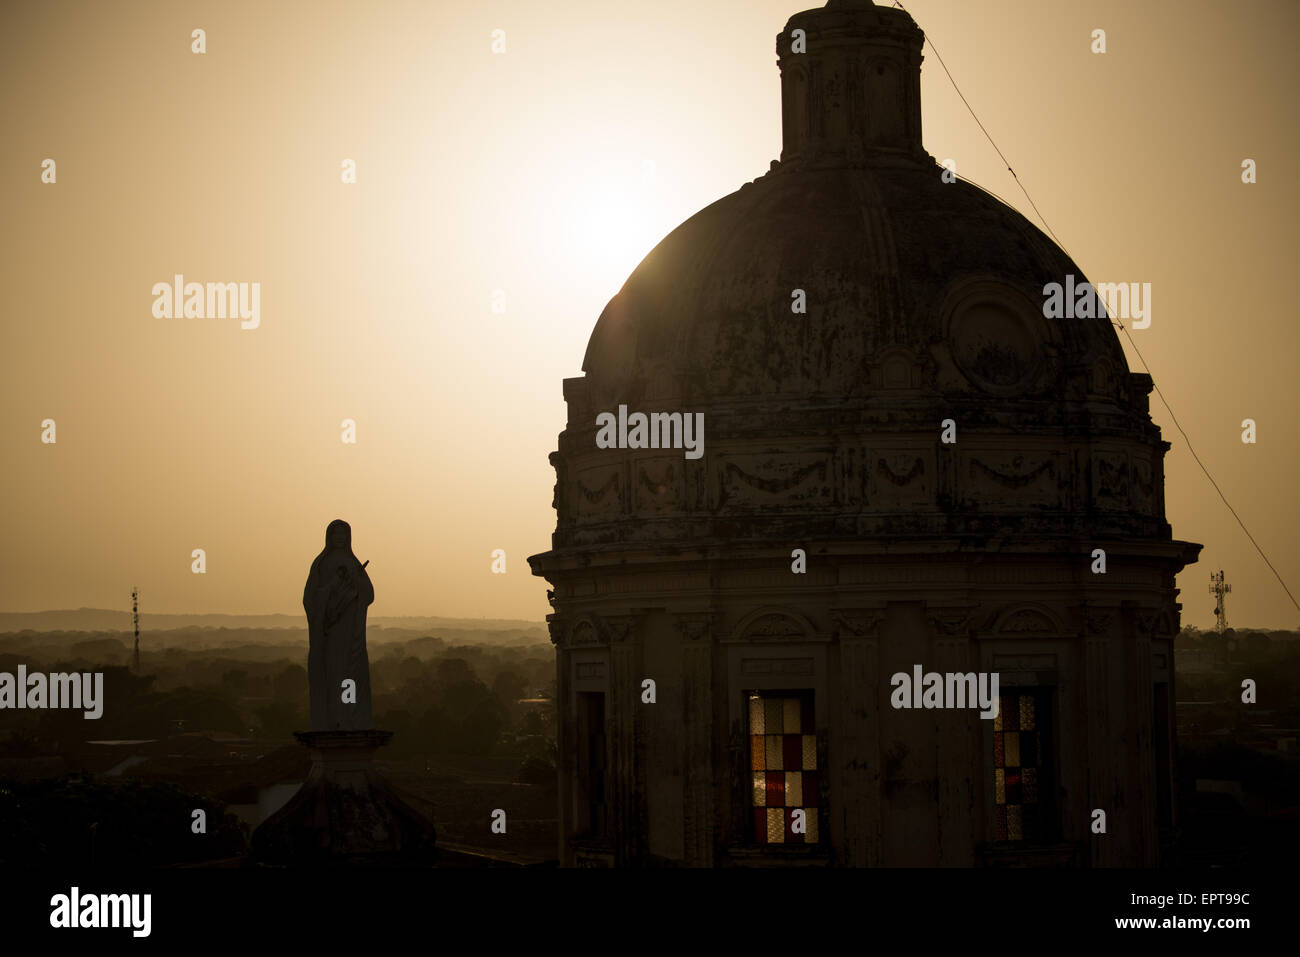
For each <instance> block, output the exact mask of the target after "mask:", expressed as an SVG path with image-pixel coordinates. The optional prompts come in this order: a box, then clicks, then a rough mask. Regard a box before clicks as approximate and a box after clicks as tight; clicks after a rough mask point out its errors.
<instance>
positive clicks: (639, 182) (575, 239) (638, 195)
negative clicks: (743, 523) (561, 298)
mask: <svg viewBox="0 0 1300 957" xmlns="http://www.w3.org/2000/svg"><path fill="white" fill-rule="evenodd" d="M552 197H553V201H554V206H553V211H552V213H551V216H552V219H551V222H552V223H553V224H554V225H555V226H556V234H555V237H554V238H555V240H556V246H555V247H554V248H552V249H549V250H548V251H547V253H548V257H550V258H552V259H555V260H557V261H558V264H559V265H560V270H561V272H563V273H566V274H568V275H569V276H571V277H572V278H573V280H574V281H575V282H577V283H579V284H581V285H582V286H583V287H584V288H590V289H591V290H592V292H593V293H596V294H599V295H600V296H603V297H604V298H605V299H608V298H609V297H611V296H613V295H614V294H615V293H616V292H618V290H619V289H620V288H621V287H622V285H623V282H624V281H625V280H626V279H627V277H628V275H629V274H630V273H631V272H632V270H634V269H635V268H636V267H637V264H638V263H640V262H641V260H642V259H644V258H645V256H646V254H647V253H649V252H650V250H651V249H653V248H654V247H655V245H656V244H657V243H658V242H659V240H661V239H663V237H664V236H665V235H666V234H667V233H668V232H669V231H670V230H671V229H672V227H673V226H674V225H676V223H675V222H674V221H672V220H671V215H672V214H671V213H670V212H669V211H668V210H667V209H666V204H665V202H664V197H663V191H662V190H661V188H660V184H659V179H658V173H657V170H656V169H655V166H654V163H653V162H652V161H649V160H646V161H643V162H641V163H635V162H627V161H624V162H623V163H620V164H617V165H615V166H613V167H606V168H604V169H602V170H601V171H600V172H597V173H595V174H593V175H589V176H585V177H582V178H575V179H573V180H571V181H568V182H565V183H563V184H562V185H561V186H560V187H559V188H558V189H557V190H556V191H555V192H554V193H553V194H552Z"/></svg>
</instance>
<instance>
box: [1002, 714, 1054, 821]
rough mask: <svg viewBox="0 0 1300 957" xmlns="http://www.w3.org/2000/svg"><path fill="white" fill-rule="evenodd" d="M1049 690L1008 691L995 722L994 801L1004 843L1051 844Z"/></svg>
mask: <svg viewBox="0 0 1300 957" xmlns="http://www.w3.org/2000/svg"><path fill="white" fill-rule="evenodd" d="M1051 694H1052V691H1051V689H1050V688H1008V689H1006V693H1004V694H1003V695H1001V697H1000V700H999V702H998V704H999V707H998V713H997V716H996V717H994V719H993V801H994V807H995V812H994V813H995V814H996V827H997V839H998V840H999V841H1026V842H1043V841H1047V840H1050V839H1051V835H1050V834H1049V830H1050V828H1051V826H1052V815H1051V808H1050V803H1051V792H1050V790H1048V788H1049V787H1050V785H1049V782H1050V779H1051V762H1050V757H1051V755H1050V748H1051V739H1052V736H1051V733H1050V722H1051V714H1052V704H1051V702H1052V699H1051Z"/></svg>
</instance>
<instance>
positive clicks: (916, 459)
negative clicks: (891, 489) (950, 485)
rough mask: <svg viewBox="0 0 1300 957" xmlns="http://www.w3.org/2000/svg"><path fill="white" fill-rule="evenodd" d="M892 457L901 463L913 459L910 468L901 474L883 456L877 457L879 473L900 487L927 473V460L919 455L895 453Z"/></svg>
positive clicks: (895, 461)
mask: <svg viewBox="0 0 1300 957" xmlns="http://www.w3.org/2000/svg"><path fill="white" fill-rule="evenodd" d="M892 458H893V460H894V463H895V464H901V463H903V462H907V461H908V460H909V459H910V460H911V466H910V468H908V469H907V471H906V472H905V473H903V474H901V475H900V474H899V473H898V472H895V471H894V469H893V468H891V467H890V465H889V463H888V462H886V461H885V459H884V457H883V456H880V457H877V459H876V472H877V473H879V474H880V475H883V476H884V477H885V478H887V479H889V481H890V482H892V483H893V484H894V485H897V486H899V487H902V486H904V485H911V484H912V482H913V481H914V480H915V479H916V478H917V477H918V476H921V475H924V474H925V460H924V459H923V458H921V457H920V456H919V455H911V454H910V453H909V454H905V455H895V456H892Z"/></svg>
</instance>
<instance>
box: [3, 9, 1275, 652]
mask: <svg viewBox="0 0 1300 957" xmlns="http://www.w3.org/2000/svg"><path fill="white" fill-rule="evenodd" d="M906 6H907V8H908V10H909V11H910V12H911V13H912V15H913V16H914V17H915V18H916V20H917V22H918V23H919V24H920V25H921V27H922V28H923V29H924V30H925V31H926V33H927V36H928V37H929V38H930V39H931V40H932V41H933V42H934V43H935V44H936V45H937V46H938V49H939V52H940V53H941V54H942V55H943V57H944V59H945V61H946V62H947V65H948V68H949V69H950V70H951V71H952V72H953V75H954V76H955V78H956V79H957V82H958V83H959V84H960V85H961V87H962V90H963V92H964V93H965V95H966V97H967V98H968V99H969V100H970V102H971V104H972V105H973V106H974V108H975V110H976V111H977V112H978V113H979V115H980V118H981V119H982V120H983V122H984V124H985V126H986V127H987V128H988V129H989V131H990V133H992V135H993V137H994V139H995V140H996V141H997V143H998V145H999V146H1000V147H1001V149H1002V151H1003V152H1004V153H1005V154H1006V156H1007V157H1008V159H1009V160H1010V162H1011V164H1012V166H1013V167H1014V168H1015V169H1016V172H1017V174H1018V175H1019V176H1020V178H1021V181H1022V182H1023V183H1024V184H1025V186H1026V187H1027V188H1028V189H1029V191H1030V194H1031V195H1032V196H1033V197H1034V200H1035V202H1036V203H1037V204H1038V207H1039V209H1041V210H1042V211H1043V213H1044V215H1046V216H1047V218H1048V222H1049V223H1050V224H1051V226H1052V228H1053V229H1054V230H1055V231H1056V234H1057V236H1058V237H1059V238H1060V239H1061V241H1062V242H1063V243H1064V244H1065V246H1066V248H1067V249H1068V251H1069V252H1070V253H1071V254H1072V255H1073V257H1074V258H1075V260H1076V262H1078V263H1079V265H1080V266H1081V267H1082V268H1083V270H1084V271H1085V272H1086V273H1087V274H1088V275H1089V276H1090V277H1091V278H1094V279H1097V280H1106V281H1140V282H1150V283H1152V286H1153V295H1152V307H1153V315H1152V324H1151V327H1150V328H1149V329H1145V330H1140V331H1135V332H1133V333H1132V334H1133V336H1134V338H1135V340H1136V342H1137V343H1138V347H1139V348H1140V349H1141V350H1142V352H1143V354H1144V356H1145V357H1146V359H1147V361H1148V362H1149V363H1150V365H1151V369H1152V372H1153V373H1154V375H1155V377H1156V382H1157V384H1158V385H1159V386H1160V388H1161V389H1162V390H1163V391H1164V394H1165V396H1166V397H1167V398H1168V399H1169V401H1170V403H1171V404H1172V405H1173V408H1174V410H1175V412H1176V414H1177V415H1178V417H1179V420H1180V422H1181V423H1182V425H1183V427H1184V428H1185V429H1186V430H1187V432H1188V434H1189V436H1190V438H1191V440H1192V442H1193V444H1194V446H1195V447H1196V449H1197V451H1198V453H1199V455H1200V456H1201V458H1202V460H1203V461H1204V462H1205V463H1206V464H1207V465H1208V466H1209V468H1210V470H1211V472H1212V473H1213V474H1214V475H1215V477H1216V478H1217V479H1218V481H1219V484H1220V486H1221V487H1222V488H1223V490H1224V492H1225V493H1226V495H1227V496H1228V499H1229V501H1231V502H1232V503H1233V504H1234V505H1235V507H1236V508H1237V509H1238V511H1239V513H1240V514H1241V515H1242V518H1243V519H1244V520H1245V521H1246V523H1247V525H1248V527H1250V528H1251V530H1252V532H1253V533H1254V534H1255V536H1256V538H1257V539H1258V540H1259V542H1260V543H1261V545H1262V546H1263V547H1264V549H1265V551H1266V552H1267V553H1268V554H1269V555H1270V557H1271V558H1272V560H1273V561H1274V563H1275V564H1276V565H1277V566H1278V568H1279V570H1280V571H1281V572H1282V574H1283V576H1284V577H1285V578H1287V579H1288V582H1289V583H1290V584H1292V586H1293V588H1295V586H1296V585H1297V584H1300V540H1298V538H1297V536H1296V534H1295V532H1296V530H1297V528H1298V527H1300V523H1298V522H1297V515H1298V512H1300V506H1298V505H1297V494H1296V491H1295V489H1296V481H1295V476H1296V475H1297V473H1298V472H1300V468H1298V467H1300V457H1298V456H1297V424H1296V418H1295V413H1296V397H1297V386H1296V369H1295V364H1296V361H1297V358H1300V351H1298V350H1297V348H1296V346H1297V335H1298V334H1297V331H1296V327H1297V323H1298V320H1297V319H1296V317H1295V315H1294V298H1293V294H1292V282H1293V269H1294V266H1293V264H1292V263H1291V261H1290V260H1291V259H1292V258H1293V257H1294V256H1295V254H1296V250H1297V249H1298V248H1300V243H1298V242H1297V239H1298V238H1300V236H1298V233H1300V227H1298V226H1297V213H1298V212H1300V203H1298V202H1297V199H1298V190H1300V187H1298V186H1297V184H1296V179H1295V175H1294V169H1295V162H1294V158H1295V156H1296V155H1297V152H1298V151H1300V136H1298V133H1297V121H1296V111H1295V108H1294V101H1293V97H1294V94H1295V91H1296V90H1297V89H1300V66H1298V65H1297V58H1296V56H1295V44H1296V39H1295V38H1296V36H1297V35H1298V34H1300V4H1296V3H1292V2H1287V0H1268V2H1265V0H1243V2H1239V3H1232V4H1226V3H1222V2H1175V0H1143V2H1140V3H1136V2H1129V0H1113V2H1103V0H1084V2H1078V3H1067V2H1064V0H978V2H977V0H912V2H910V3H907V4H906ZM802 8H803V4H801V3H799V2H798V0H795V2H790V0H735V2H707V0H705V2H700V0H691V2H675V0H664V2H657V3H653V4H633V3H626V4H611V3H608V2H596V0H556V2H553V3H537V2H533V0H528V2H523V0H515V2H495V3H493V2H488V3H484V2H469V0H463V2H446V0H439V2H436V3H432V2H429V3H426V2H392V0H375V2H371V3H365V4H356V3H342V2H305V0H301V2H299V0H294V2H276V3H263V2H230V0H223V2H211V3H184V4H180V3H174V2H129V3H128V2H122V3H101V2H80V3H59V2H44V3H30V4H23V5H11V6H8V7H6V9H5V10H4V12H3V14H0V90H2V91H3V94H2V95H0V111H3V112H2V115H0V217H2V218H3V221H4V229H3V233H2V235H0V242H2V243H3V251H2V252H3V255H2V256H0V278H2V279H3V289H4V295H5V304H4V320H3V323H2V324H0V371H2V372H3V375H0V408H2V409H3V418H2V420H0V463H2V464H0V541H3V546H2V547H0V609H2V610H6V611H32V610H38V609H44V608H67V607H79V606H97V607H123V606H125V604H126V603H127V602H128V600H129V592H130V588H131V585H132V584H138V585H139V586H140V587H141V590H142V593H143V595H144V606H145V609H146V610H148V611H151V612H155V613H179V612H230V613H265V612H289V613H293V612H295V611H298V610H300V608H301V606H300V600H301V595H302V585H303V581H304V580H305V579H306V575H307V570H308V568H309V566H310V564H311V560H312V558H313V557H314V556H315V554H316V553H317V552H318V551H319V550H320V548H321V546H322V544H323V538H324V530H325V526H326V524H327V523H328V522H329V521H330V520H331V519H333V518H344V519H346V520H348V521H349V522H350V523H351V524H352V526H353V546H354V550H355V551H356V553H357V555H358V557H359V558H361V559H362V560H363V561H364V560H367V559H369V560H370V562H371V564H370V567H369V568H368V569H367V571H368V572H369V573H370V575H371V578H372V580H373V581H374V583H375V590H376V601H375V604H374V606H372V608H371V613H372V614H375V615H404V614H411V615H414V614H441V615H451V616H469V617H473V616H480V615H485V616H496V617H529V618H539V617H540V616H542V615H543V614H545V613H546V611H547V610H548V608H547V605H546V601H545V588H546V584H545V582H543V581H542V580H541V579H537V578H534V577H532V576H531V575H530V574H529V572H528V566H527V563H526V561H525V558H526V556H527V555H529V554H533V553H536V552H540V551H544V550H545V549H546V548H548V547H549V543H550V533H551V531H552V529H553V528H554V520H555V514H554V512H553V511H552V510H551V507H550V505H551V492H552V485H553V483H554V473H553V471H552V469H551V467H550V465H549V463H548V462H547V455H548V453H549V452H550V451H551V450H553V449H554V448H555V443H556V436H557V434H558V433H559V432H560V431H561V430H562V429H563V427H564V421H565V408H564V403H563V400H562V395H561V380H562V379H563V378H564V377H566V376H572V375H577V374H579V372H580V365H581V362H582V356H583V351H584V349H585V347H586V342H587V338H588V335H589V334H590V332H591V328H592V326H593V325H594V323H595V321H596V318H597V316H598V315H599V314H600V311H601V309H602V308H603V306H604V305H605V303H606V302H607V301H608V299H609V298H610V297H611V296H612V295H614V293H616V292H617V291H618V288H619V286H620V285H621V284H622V281H623V279H625V278H626V276H627V274H628V273H629V272H630V271H631V270H632V269H633V268H634V267H635V266H636V264H637V262H638V261H639V260H640V259H641V258H642V256H644V255H645V253H647V252H648V251H649V250H650V248H651V247H652V246H653V245H654V244H655V243H656V242H658V240H659V239H660V238H662V237H663V236H664V235H665V234H666V233H668V232H669V231H670V230H671V229H672V228H673V227H674V226H676V225H677V224H678V223H679V222H681V221H682V220H684V219H686V218H687V217H688V216H690V215H691V214H692V213H694V212H696V211H697V210H699V209H700V208H702V207H704V206H706V205H708V204H709V203H710V202H712V201H713V200H715V199H717V198H719V197H721V196H723V195H725V194H727V193H729V192H732V191H733V190H735V189H737V188H739V187H740V186H741V184H743V183H745V182H747V181H749V180H752V179H754V178H755V177H757V176H759V175H761V174H762V173H764V172H765V171H766V170H767V168H768V163H769V161H770V160H772V159H774V158H776V157H777V156H778V154H779V152H780V147H781V143H780V133H781V121H780V101H779V96H778V93H779V75H778V73H777V69H776V66H775V59H776V55H775V51H774V44H775V37H776V34H777V33H778V32H779V31H780V30H781V28H782V27H783V26H784V24H785V21H786V19H787V18H788V17H789V16H790V14H792V13H794V12H796V11H798V10H799V9H802ZM196 28H202V29H203V30H205V31H206V46H207V52H206V53H203V54H201V55H200V54H195V53H193V52H191V44H192V42H193V41H192V39H191V34H192V31H193V30H194V29H196ZM1096 28H1102V29H1105V30H1106V34H1107V52H1106V53H1105V54H1104V55H1097V54H1093V53H1091V52H1090V49H1089V46H1090V42H1091V40H1090V35H1091V32H1092V31H1093V30H1094V29H1096ZM498 29H499V30H503V31H505V44H506V48H505V52H504V53H499V54H494V53H493V52H492V42H493V41H492V31H493V30H498ZM922 94H923V117H924V128H925V144H926V147H927V149H928V150H929V152H930V153H931V154H933V155H934V156H935V157H936V158H937V159H940V160H942V159H945V158H949V157H951V158H953V159H955V160H956V162H957V169H958V172H959V173H960V174H961V175H962V176H963V177H965V178H968V179H971V180H973V181H975V182H976V183H979V184H980V185H982V186H984V187H985V188H986V189H988V190H990V191H992V192H994V193H996V194H997V195H999V196H1001V197H1003V198H1004V199H1005V200H1007V201H1009V202H1010V203H1011V204H1012V205H1014V206H1016V207H1017V208H1019V209H1021V210H1022V211H1025V212H1026V213H1027V214H1028V215H1030V218H1031V219H1035V217H1034V216H1033V213H1032V210H1030V209H1029V207H1028V204H1027V203H1026V202H1025V201H1024V199H1023V196H1022V195H1021V194H1020V192H1019V190H1018V189H1017V187H1016V186H1015V184H1014V181H1013V180H1012V179H1011V177H1010V174H1008V173H1007V172H1006V170H1005V169H1004V168H1003V165H1002V164H1001V163H1000V161H999V160H998V157H997V155H996V153H995V152H994V151H993V149H992V147H990V146H989V144H988V142H987V141H986V140H985V139H984V137H983V134H982V133H981V132H980V131H979V128H978V127H977V126H976V124H975V122H974V121H973V120H972V119H971V117H970V115H969V113H967V112H966V110H965V107H963V106H962V104H961V101H960V100H959V98H958V97H957V95H956V93H955V92H954V91H953V89H952V86H951V85H950V83H949V81H948V79H947V77H946V76H945V75H944V73H943V70H942V69H941V68H940V67H939V64H938V61H937V60H936V59H935V58H934V56H933V53H932V51H931V50H930V49H929V48H928V47H927V49H926V60H925V63H924V65H923V67H922ZM46 158H52V159H54V160H55V161H56V164H57V182H56V183H54V184H52V185H51V184H43V183H42V182H41V164H42V161H43V160H44V159H46ZM1245 158H1251V159H1254V160H1255V161H1256V162H1257V164H1258V180H1259V181H1258V183H1257V184H1255V185H1249V186H1248V185H1243V184H1242V182H1241V178H1240V168H1241V162H1242V160H1243V159H1245ZM345 159H352V160H354V161H355V163H356V170H357V182H356V183H355V184H353V185H345V184H343V183H342V182H341V181H340V180H341V176H340V171H341V164H342V162H343V161H344V160H345ZM1035 221H1036V220H1035ZM177 273H180V274H183V275H184V276H185V278H186V281H187V282H189V281H195V282H205V283H206V282H247V283H252V282H257V283H259V284H260V294H261V299H260V325H259V326H258V328H256V329H247V330H244V329H241V328H240V322H239V320H238V319H237V318H225V319H220V318H207V319H179V318H178V319H165V318H163V319H160V318H156V317H155V316H154V315H153V312H152V306H153V302H154V297H153V294H152V292H151V290H152V288H153V286H154V284H155V283H158V282H165V283H170V282H171V281H172V277H173V276H174V275H175V274H177ZM498 289H499V290H503V291H504V293H505V311H504V312H503V313H495V312H494V311H493V308H492V305H493V292H494V290H498ZM1124 344H1125V350H1126V352H1127V353H1128V355H1129V360H1130V366H1131V367H1132V368H1133V369H1135V370H1139V369H1140V368H1141V366H1140V364H1138V363H1137V361H1136V360H1135V358H1134V356H1133V354H1132V350H1131V349H1130V348H1129V346H1128V343H1127V341H1125V343H1124ZM1152 412H1153V417H1154V419H1155V421H1156V422H1157V423H1158V424H1159V425H1160V426H1161V428H1162V430H1163V431H1164V436H1165V439H1166V440H1167V441H1170V442H1172V443H1173V449H1172V450H1171V452H1170V453H1169V455H1168V457H1167V458H1166V481H1167V484H1166V498H1167V514H1168V518H1169V521H1170V522H1171V523H1172V525H1173V528H1174V535H1175V537H1177V538H1181V539H1185V540H1191V541H1197V542H1203V543H1205V546H1206V547H1205V549H1204V551H1203V552H1202V556H1201V561H1200V562H1199V563H1198V564H1196V565H1194V566H1192V567H1191V568H1190V569H1188V571H1186V572H1185V573H1184V574H1183V575H1182V576H1181V577H1180V581H1179V584H1180V586H1181V587H1182V589H1183V595H1182V600H1183V602H1184V621H1185V623H1188V624H1195V625H1199V626H1202V627H1205V626H1208V625H1210V624H1211V623H1212V615H1211V609H1212V607H1213V601H1212V599H1211V598H1210V596H1209V595H1208V594H1207V593H1206V587H1207V584H1208V576H1209V573H1210V571H1211V570H1213V569H1218V568H1220V567H1222V568H1224V569H1226V570H1227V573H1228V580H1229V581H1230V582H1231V583H1232V584H1233V586H1234V589H1233V594H1232V597H1231V599H1230V604H1229V615H1230V623H1232V624H1236V625H1242V626H1255V627H1265V626H1272V627H1292V628H1294V627H1298V626H1300V612H1297V610H1296V609H1295V607H1294V606H1293V605H1292V604H1291V602H1290V601H1289V600H1288V599H1287V597H1286V595H1285V593H1284V592H1283V591H1282V589H1281V587H1280V586H1279V585H1278V584H1277V582H1276V580H1275V579H1273V577H1272V575H1271V574H1270V573H1269V572H1268V570H1267V568H1266V567H1265V565H1264V563H1263V562H1262V561H1261V560H1260V558H1259V557H1258V555H1257V554H1256V553H1255V551H1254V549H1253V548H1252V547H1251V546H1250V544H1249V542H1248V541H1247V540H1246V538H1245V536H1244V534H1243V533H1242V532H1241V531H1240V529H1239V528H1238V527H1237V525H1236V523H1235V522H1234V521H1233V519H1232V517H1231V515H1230V514H1229V513H1228V511H1227V509H1226V508H1225V507H1224V506H1223V504H1222V503H1221V502H1220V501H1219V499H1218V497H1217V495H1216V494H1215V492H1214V490H1213V488H1212V487H1211V486H1210V484H1209V482H1208V481H1207V480H1206V479H1205V477H1204V475H1203V474H1202V473H1201V472H1200V470H1199V469H1198V468H1197V467H1196V466H1195V464H1194V462H1193V461H1192V458H1191V456H1190V455H1189V454H1188V452H1187V449H1186V445H1185V443H1184V441H1183V439H1182V437H1181V436H1180V435H1178V433H1177V431H1176V430H1175V429H1174V428H1173V426H1172V423H1171V422H1170V421H1169V416H1168V414H1167V412H1166V411H1165V410H1164V408H1163V407H1161V406H1160V404H1159V402H1158V400H1156V398H1155V397H1154V396H1153V398H1152ZM1247 417H1251V418H1254V419H1255V420H1256V422H1257V426H1258V442H1257V444H1255V445H1245V444H1243V443H1242V441H1241V425H1240V423H1241V420H1242V419H1244V418H1247ZM47 418H52V419H54V420H55V422H56V429H57V432H56V435H57V442H56V443H55V444H54V445H47V444H43V443H42V442H41V431H42V429H41V423H42V420H44V419H47ZM346 418H351V419H354V420H355V421H356V428H357V442H356V444H355V445H346V444H344V443H343V442H342V441H341V431H342V430H341V422H342V420H344V419H346ZM195 548H203V549H204V550H205V551H206V555H207V571H206V574H203V575H195V574H192V573H191V552H192V550H193V549H195ZM497 548H500V549H504V550H505V552H506V561H507V565H506V568H507V571H506V574H504V575H495V574H492V573H491V552H492V550H493V549H497Z"/></svg>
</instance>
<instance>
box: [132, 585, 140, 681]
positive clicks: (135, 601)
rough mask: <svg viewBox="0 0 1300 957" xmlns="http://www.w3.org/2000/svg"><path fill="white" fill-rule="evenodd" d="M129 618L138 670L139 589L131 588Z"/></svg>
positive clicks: (137, 668)
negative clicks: (132, 625) (133, 627)
mask: <svg viewBox="0 0 1300 957" xmlns="http://www.w3.org/2000/svg"><path fill="white" fill-rule="evenodd" d="M131 620H132V623H133V624H134V625H135V670H136V671H137V672H139V670H140V589H139V588H136V587H134V586H132V588H131Z"/></svg>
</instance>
